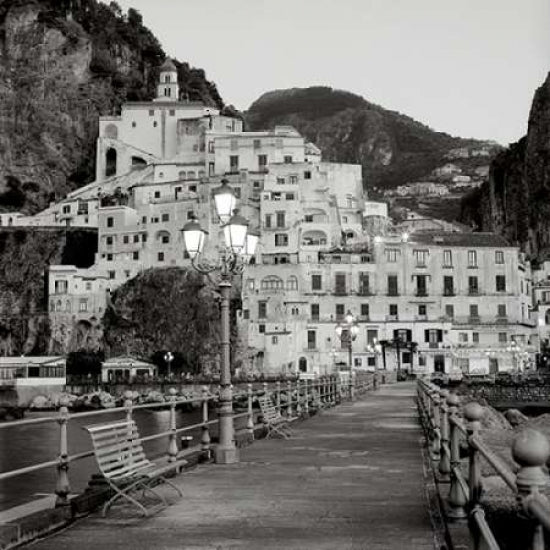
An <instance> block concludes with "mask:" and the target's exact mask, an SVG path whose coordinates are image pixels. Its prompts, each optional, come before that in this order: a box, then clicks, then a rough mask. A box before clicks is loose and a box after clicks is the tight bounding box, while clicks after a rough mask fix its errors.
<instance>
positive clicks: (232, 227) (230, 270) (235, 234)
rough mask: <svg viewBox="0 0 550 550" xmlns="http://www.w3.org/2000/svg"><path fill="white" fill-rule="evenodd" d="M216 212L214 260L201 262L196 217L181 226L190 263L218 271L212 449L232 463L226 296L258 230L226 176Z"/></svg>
mask: <svg viewBox="0 0 550 550" xmlns="http://www.w3.org/2000/svg"><path fill="white" fill-rule="evenodd" d="M213 195H214V204H215V207H216V213H217V215H218V217H219V219H220V222H221V223H222V227H223V233H224V240H225V247H224V249H223V251H222V252H221V254H220V255H219V258H218V260H217V261H214V262H209V261H203V262H201V258H200V256H201V254H202V251H203V247H204V242H205V240H206V235H207V232H206V231H204V230H203V229H202V228H201V226H200V224H199V222H198V221H197V220H196V219H192V220H191V221H189V222H188V223H186V224H185V225H184V227H183V229H182V231H183V240H184V244H185V249H186V250H187V253H188V254H189V256H190V258H191V264H192V265H193V267H194V268H195V269H196V270H197V271H198V272H200V273H203V274H208V273H212V272H213V271H219V273H220V282H219V284H218V287H219V289H220V295H221V369H220V370H221V373H220V386H221V388H220V406H219V433H220V440H219V444H218V446H217V447H216V449H215V452H214V459H215V462H216V463H218V464H232V463H235V462H238V461H239V456H238V452H237V448H236V446H235V435H234V434H235V430H234V426H233V392H232V389H231V370H230V353H229V352H230V349H229V346H230V333H229V300H230V292H231V281H232V279H233V276H234V275H238V274H240V273H242V271H243V269H244V266H245V265H246V264H247V263H248V262H249V261H250V259H251V258H252V256H253V255H254V251H255V249H256V244H257V242H258V239H259V233H258V232H256V231H249V230H248V221H247V220H246V219H245V218H243V217H242V216H241V215H239V214H238V212H237V211H236V209H235V206H236V203H237V199H236V196H235V192H234V191H233V189H232V188H231V187H230V186H229V184H228V182H227V180H222V184H221V186H220V187H218V188H217V189H214V191H213Z"/></svg>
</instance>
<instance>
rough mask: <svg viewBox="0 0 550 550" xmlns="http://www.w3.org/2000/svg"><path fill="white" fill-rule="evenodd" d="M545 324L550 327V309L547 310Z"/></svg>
mask: <svg viewBox="0 0 550 550" xmlns="http://www.w3.org/2000/svg"><path fill="white" fill-rule="evenodd" d="M544 322H545V324H547V325H550V309H547V310H546V313H545V314H544Z"/></svg>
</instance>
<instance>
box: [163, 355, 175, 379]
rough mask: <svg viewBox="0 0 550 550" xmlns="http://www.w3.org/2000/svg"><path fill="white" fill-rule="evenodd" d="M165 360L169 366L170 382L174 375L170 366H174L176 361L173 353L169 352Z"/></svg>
mask: <svg viewBox="0 0 550 550" xmlns="http://www.w3.org/2000/svg"><path fill="white" fill-rule="evenodd" d="M164 360H165V361H166V364H167V365H168V371H167V372H168V380H170V378H172V373H171V371H170V366H171V365H172V361H173V360H174V355H173V354H172V352H171V351H167V352H166V354H165V355H164Z"/></svg>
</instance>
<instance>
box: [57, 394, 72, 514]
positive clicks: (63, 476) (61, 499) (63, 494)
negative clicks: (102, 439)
mask: <svg viewBox="0 0 550 550" xmlns="http://www.w3.org/2000/svg"><path fill="white" fill-rule="evenodd" d="M68 404H69V400H68V399H67V398H66V397H65V396H63V397H62V398H61V399H60V400H59V405H60V407H59V420H58V423H59V462H58V464H57V483H56V487H55V494H56V495H57V498H56V499H55V505H56V506H68V504H69V493H70V491H71V488H70V485H69V460H68V456H69V451H68V445H67V423H68V422H69V409H68V408H67V406H68Z"/></svg>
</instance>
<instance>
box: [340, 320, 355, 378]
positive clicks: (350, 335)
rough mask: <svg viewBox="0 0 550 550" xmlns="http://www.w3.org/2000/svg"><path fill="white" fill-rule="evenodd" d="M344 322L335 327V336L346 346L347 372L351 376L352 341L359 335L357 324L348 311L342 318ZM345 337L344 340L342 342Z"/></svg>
mask: <svg viewBox="0 0 550 550" xmlns="http://www.w3.org/2000/svg"><path fill="white" fill-rule="evenodd" d="M344 321H345V322H343V323H342V322H340V323H338V325H337V326H336V334H337V335H338V338H340V341H341V342H342V344H344V343H345V344H347V347H348V363H349V371H350V375H351V370H352V355H353V341H354V340H355V339H356V338H357V334H358V333H359V325H358V324H357V321H356V320H355V318H354V317H353V314H352V313H351V311H349V310H348V312H347V313H346V316H345V317H344ZM344 337H345V340H344Z"/></svg>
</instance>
